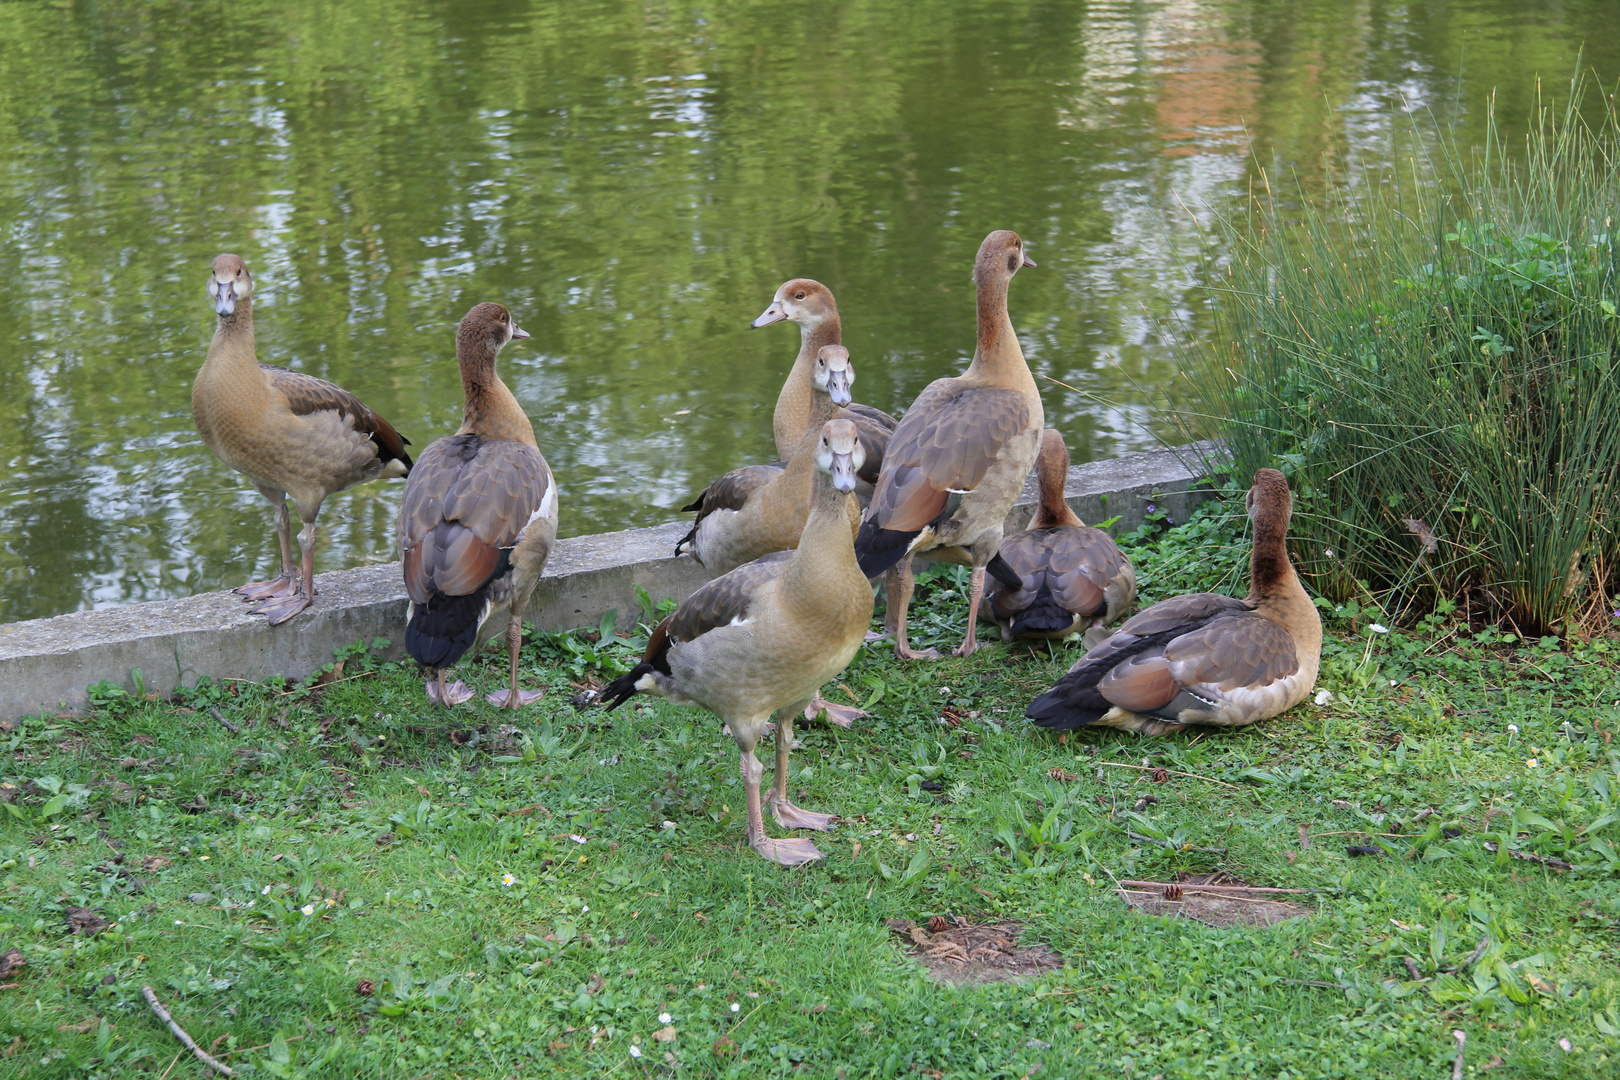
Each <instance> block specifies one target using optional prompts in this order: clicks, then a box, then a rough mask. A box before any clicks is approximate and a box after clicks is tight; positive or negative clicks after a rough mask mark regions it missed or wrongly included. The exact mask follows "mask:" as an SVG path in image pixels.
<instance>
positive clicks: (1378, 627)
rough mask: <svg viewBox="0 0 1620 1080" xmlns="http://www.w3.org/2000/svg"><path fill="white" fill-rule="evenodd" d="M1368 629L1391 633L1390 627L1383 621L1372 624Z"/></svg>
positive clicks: (1379, 632)
mask: <svg viewBox="0 0 1620 1080" xmlns="http://www.w3.org/2000/svg"><path fill="white" fill-rule="evenodd" d="M1367 629H1369V630H1371V631H1372V632H1373V633H1375V634H1387V633H1389V627H1387V626H1385V625H1383V624H1382V623H1373V624H1372V625H1371V626H1369V627H1367Z"/></svg>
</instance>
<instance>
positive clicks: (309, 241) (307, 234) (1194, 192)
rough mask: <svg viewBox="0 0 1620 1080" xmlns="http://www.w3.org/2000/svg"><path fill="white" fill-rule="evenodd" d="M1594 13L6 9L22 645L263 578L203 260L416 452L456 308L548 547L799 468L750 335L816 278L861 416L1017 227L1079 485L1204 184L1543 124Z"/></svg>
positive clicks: (886, 7)
mask: <svg viewBox="0 0 1620 1080" xmlns="http://www.w3.org/2000/svg"><path fill="white" fill-rule="evenodd" d="M1613 13H1614V5H1613V3H1612V0H1587V2H1582V0H1565V2H1561V3H1552V2H1546V3H1537V2H1530V0H1450V2H1448V3H1445V4H1440V3H1434V4H1421V3H1381V2H1376V0H1271V2H1265V0H1175V2H1156V0H1096V2H1091V3H1080V2H1067V3H1059V2H1046V3H1039V2H1016V0H980V2H965V0H964V2H954V3H946V2H927V0H905V2H899V0H884V2H864V3H862V2H851V3H825V4H783V3H774V2H773V3H730V2H718V3H682V2H679V0H673V2H664V3H660V2H657V0H652V2H645V3H637V4H631V3H605V2H589V0H569V2H566V3H519V2H483V0H477V2H474V0H444V2H439V3H412V2H406V0H394V2H389V0H345V2H343V3H332V2H297V0H283V2H279V3H273V4H272V3H264V2H259V0H238V2H231V3H223V2H206V0H202V2H193V3H183V4H182V3H167V2H165V3H134V2H127V3H117V2H114V3H91V2H78V3H61V4H42V3H37V2H32V0H29V2H13V0H0V463H3V465H4V470H3V472H0V578H3V581H4V588H3V594H0V621H6V620H12V619H20V618H28V617H33V616H41V615H49V614H54V613H58V612H63V611H71V610H74V609H78V608H83V607H89V606H96V605H106V604H112V603H121V602H127V601H133V600H143V599H153V598H158V597H165V596H176V595H185V594H188V593H191V592H195V591H199V590H204V589H212V588H218V587H220V586H221V585H235V584H238V583H240V582H242V581H244V580H247V579H249V578H250V577H253V576H256V575H257V576H263V575H264V573H265V572H266V571H268V570H269V569H271V567H272V565H273V563H274V561H275V550H274V548H275V544H274V540H273V537H272V534H271V532H270V528H269V515H268V513H267V510H266V505H265V503H264V502H263V500H262V499H260V498H259V497H258V496H257V495H256V494H254V493H253V491H252V490H251V489H250V488H249V487H248V486H247V484H246V483H245V482H244V481H243V480H242V479H241V478H240V477H238V476H236V475H235V474H233V473H232V472H231V471H230V470H229V469H227V468H226V467H225V466H224V465H222V464H221V463H219V462H218V461H216V460H215V459H214V458H213V457H212V456H211V455H210V454H209V453H208V451H207V450H206V449H205V448H204V447H203V446H202V443H201V441H200V439H199V438H198V437H197V435H196V433H195V432H194V431H193V429H192V426H191V419H190V397H189V393H190V385H191V380H192V377H193V375H194V373H195V371H196V368H197V366H198V365H199V364H200V363H201V361H202V358H203V355H204V352H205V350H206V344H207V339H208V335H209V334H210V332H211V329H212V323H213V316H212V312H211V308H210V306H209V304H208V303H207V301H206V298H205V296H204V292H203V283H204V278H205V275H206V273H207V267H208V262H209V259H210V258H211V257H212V256H213V255H214V254H215V253H217V252H218V251H221V250H233V251H236V252H238V253H240V254H241V255H243V256H244V257H245V258H246V259H247V260H248V263H249V265H250V266H251V267H252V269H253V270H254V272H255V275H256V279H257V285H256V299H257V301H258V305H257V312H256V314H257V324H258V334H259V338H258V340H259V353H260V357H261V359H264V360H267V361H271V362H276V363H283V364H288V365H291V366H293V367H298V368H301V369H303V370H305V371H309V372H312V373H315V374H318V375H322V376H325V377H328V378H331V379H334V380H336V381H338V382H340V383H342V384H343V385H344V386H347V387H349V388H350V389H352V390H354V391H356V392H357V393H359V394H360V395H361V396H362V397H363V398H364V399H365V400H366V401H367V402H369V403H370V404H371V405H372V406H373V407H375V408H376V409H378V410H379V411H381V412H383V413H384V414H385V415H387V416H389V417H390V418H391V419H392V420H393V421H394V423H395V424H396V426H398V427H399V429H400V430H401V431H402V432H404V433H405V434H406V435H407V436H409V437H410V438H411V439H413V440H414V442H415V444H416V446H417V447H418V448H420V447H423V446H425V445H426V444H427V443H428V442H429V441H431V440H432V439H434V438H436V437H438V436H440V435H443V434H446V433H448V432H449V431H451V430H452V429H453V428H454V427H455V426H456V423H457V419H458V417H459V411H460V407H461V406H460V396H459V382H458V379H457V374H456V369H455V364H454V360H453V350H452V333H453V331H452V325H451V324H452V322H453V321H454V320H455V319H456V318H457V317H459V316H460V314H461V313H462V312H463V311H465V310H466V309H467V308H468V307H469V306H471V304H473V303H475V302H477V301H480V300H486V299H495V300H500V301H503V302H505V303H506V304H508V305H510V306H511V307H512V308H513V310H514V311H515V312H516V313H517V316H518V318H519V320H520V321H521V323H522V325H523V326H524V327H525V328H526V329H527V330H529V331H530V332H531V333H532V334H533V335H534V336H533V339H532V340H531V341H528V342H524V343H521V344H520V345H518V346H515V347H513V348H511V349H509V350H508V351H507V352H506V354H505V355H504V356H503V358H502V362H503V364H504V367H505V372H506V376H507V379H508V381H509V382H510V383H511V384H512V386H513V388H514V390H515V391H516V392H517V394H518V397H519V398H520V399H521V400H522V402H523V403H524V405H525V407H526V408H527V410H528V412H529V414H530V415H531V416H532V417H533V419H534V421H535V427H536V429H537V431H538V433H539V435H540V439H541V443H542V448H543V449H544V451H545V453H546V456H547V457H548V458H549V459H550V461H551V464H552V466H553V468H554V469H555V470H556V473H557V476H558V478H559V480H560V482H561V485H562V492H563V502H562V531H563V533H564V535H568V534H574V533H581V532H590V531H596V530H601V529H609V528H615V527H620V526H625V525H639V524H652V523H656V522H659V521H664V520H667V519H669V518H670V517H671V508H672V507H675V506H679V505H680V504H682V503H683V502H685V501H686V499H687V498H688V497H689V496H690V494H691V493H692V492H694V491H695V490H696V489H697V488H699V487H701V485H702V483H703V482H704V481H705V480H706V479H707V478H708V477H709V476H711V475H712V474H714V473H716V472H718V471H720V470H722V469H724V468H727V467H730V466H732V465H736V464H740V463H743V462H748V461H760V460H767V459H769V458H770V457H772V456H773V451H772V440H771V431H770V408H771V404H772V403H773V402H774V398H775V393H776V390H777V387H778V386H779V385H780V382H781V379H782V375H783V373H784V372H785V370H786V367H787V364H788V362H789V360H790V359H791V357H792V355H793V353H794V351H795V349H796V335H795V333H794V331H793V330H792V329H791V328H789V327H782V326H778V327H773V328H769V329H766V330H761V331H753V332H751V331H749V330H748V329H747V326H748V323H749V321H750V320H751V319H752V318H753V317H754V316H755V315H757V314H759V312H760V311H761V310H763V308H764V307H765V305H766V303H767V301H768V300H769V298H770V295H771V292H772V291H773V290H774V288H775V287H776V285H777V284H778V283H779V282H781V281H782V280H783V279H785V278H788V277H794V276H801V275H803V276H811V277H816V278H819V279H821V280H822V281H824V282H826V283H827V284H828V285H829V286H831V287H832V289H833V290H834V292H835V293H836V294H837V296H838V297H839V299H840V302H841V307H842V310H843V314H844V326H845V335H846V336H845V341H846V343H847V344H848V345H849V347H850V351H851V354H852V356H853V358H854V360H855V362H856V364H857V367H858V373H859V383H858V385H857V387H856V391H857V395H858V397H859V398H860V399H861V400H863V401H868V402H872V403H874V404H878V405H881V406H884V407H888V408H891V409H899V408H902V407H904V405H905V404H906V403H907V402H909V400H910V399H911V397H912V396H913V395H914V394H915V393H916V392H917V391H918V390H919V389H921V388H922V386H923V385H925V384H926V383H927V382H928V381H929V380H930V379H933V378H935V377H938V376H939V375H942V374H947V373H952V372H955V371H957V370H958V369H959V368H960V366H961V365H962V364H963V362H964V360H965V358H966V356H967V355H968V354H969V353H970V352H971V350H972V342H973V302H972V291H971V285H970V282H969V280H968V272H969V268H970V265H971V259H972V254H973V252H974V250H975V248H976V247H977V245H978V243H979V240H980V239H981V238H982V236H983V235H984V233H985V232H987V231H988V230H990V229H992V228H1014V229H1017V230H1019V231H1020V232H1021V233H1022V234H1023V235H1024V236H1025V238H1026V239H1027V240H1029V241H1030V243H1031V245H1032V250H1033V253H1034V254H1035V256H1036V258H1037V259H1038V260H1039V261H1040V269H1039V270H1038V271H1033V272H1030V273H1028V274H1023V275H1020V276H1019V278H1018V282H1017V285H1016V286H1015V288H1014V294H1013V297H1012V310H1013V318H1014V322H1015V323H1016V325H1017V326H1018V327H1019V330H1020V333H1021V334H1022V336H1023V340H1024V344H1025V351H1026V353H1027V355H1028V356H1029V358H1030V361H1031V364H1032V366H1033V367H1034V368H1035V369H1036V371H1037V372H1039V373H1042V374H1045V375H1048V376H1051V377H1052V378H1055V379H1058V380H1061V381H1063V382H1065V383H1068V384H1069V385H1070V386H1072V387H1074V388H1076V390H1068V389H1064V388H1061V387H1057V386H1053V385H1050V384H1047V385H1046V409H1047V416H1048V421H1049V422H1050V423H1055V424H1057V425H1058V426H1060V427H1061V428H1062V429H1063V431H1064V432H1065V434H1066V435H1068V437H1069V441H1070V445H1071V448H1072V449H1073V452H1074V456H1075V458H1076V459H1077V460H1080V461H1084V460H1087V459H1089V458H1094V457H1099V456H1104V455H1109V454H1113V453H1116V452H1118V451H1121V450H1128V449H1138V448H1144V447H1148V446H1151V445H1153V444H1154V442H1155V440H1156V439H1157V438H1160V437H1171V436H1173V433H1174V425H1173V423H1172V422H1171V421H1170V419H1169V418H1168V417H1166V416H1164V415H1163V414H1161V413H1160V412H1158V411H1157V410H1156V408H1155V406H1157V405H1158V404H1159V403H1161V402H1162V401H1163V400H1164V397H1165V389H1166V387H1167V386H1168V385H1169V384H1170V383H1171V381H1172V377H1173V375H1174V371H1173V365H1172V360H1171V357H1170V355H1169V352H1168V350H1167V349H1166V348H1165V347H1164V345H1163V343H1162V341H1161V340H1160V338H1159V336H1158V335H1157V333H1156V331H1155V329H1154V324H1155V318H1156V317H1160V316H1164V315H1167V314H1171V315H1179V316H1180V317H1181V318H1183V319H1184V320H1186V321H1187V323H1188V324H1189V326H1190V327H1191V328H1192V329H1193V331H1194V332H1197V328H1198V326H1199V324H1200V320H1201V318H1202V315H1201V312H1200V311H1199V309H1198V307H1197V304H1196V302H1195V298H1194V295H1193V293H1192V292H1191V290H1190V288H1189V282H1188V280H1187V277H1186V272H1185V270H1184V269H1183V266H1182V264H1181V262H1180V261H1179V260H1178V258H1177V257H1176V254H1175V250H1176V247H1177V244H1178V242H1181V243H1184V242H1185V241H1186V239H1187V238H1188V236H1190V234H1191V230H1192V229H1193V225H1192V223H1191V220H1190V218H1189V217H1188V215H1187V213H1186V212H1184V211H1183V210H1181V209H1180V205H1179V204H1181V203H1184V204H1186V205H1187V206H1189V207H1193V208H1195V209H1197V208H1199V207H1200V206H1202V205H1205V204H1208V205H1219V204H1220V203H1221V202H1222V201H1223V200H1225V199H1228V198H1229V197H1230V196H1231V195H1232V194H1233V193H1235V192H1241V191H1242V190H1243V189H1244V187H1245V185H1246V184H1247V183H1248V182H1249V179H1250V175H1251V165H1250V157H1251V155H1253V156H1255V157H1256V158H1257V159H1258V160H1260V161H1262V162H1265V163H1266V164H1267V166H1268V168H1269V169H1270V170H1271V171H1272V172H1273V174H1274V175H1275V174H1278V173H1285V172H1286V171H1288V170H1297V171H1298V172H1300V173H1301V174H1302V175H1303V176H1304V177H1305V179H1306V181H1307V183H1310V182H1313V178H1315V177H1318V176H1320V174H1321V169H1322V165H1321V160H1320V158H1321V155H1322V154H1323V152H1324V151H1326V150H1328V149H1329V148H1330V147H1331V146H1332V145H1333V137H1334V132H1335V131H1338V132H1339V133H1341V134H1342V135H1343V136H1344V138H1345V139H1346V140H1347V141H1348V145H1349V146H1350V147H1351V148H1352V150H1353V151H1354V153H1356V154H1358V155H1364V156H1365V157H1367V158H1368V159H1369V160H1377V159H1378V158H1379V156H1380V155H1381V154H1384V153H1387V150H1388V147H1389V145H1390V136H1389V131H1390V128H1391V124H1392V121H1391V119H1390V116H1391V109H1392V108H1396V107H1399V105H1400V103H1402V102H1406V103H1409V104H1410V105H1413V106H1422V107H1430V108H1433V109H1435V110H1436V111H1437V112H1439V113H1440V115H1441V116H1442V117H1443V118H1444V119H1445V120H1446V122H1448V123H1455V124H1456V125H1457V127H1458V130H1459V131H1460V132H1461V133H1462V134H1463V137H1464V139H1465V141H1467V140H1469V139H1471V138H1475V139H1477V135H1478V133H1479V131H1480V129H1481V127H1482V123H1483V103H1484V99H1485V95H1486V93H1487V92H1488V91H1489V90H1490V89H1491V88H1492V87H1498V88H1500V106H1499V107H1500V108H1501V110H1502V112H1503V113H1505V114H1506V116H1507V120H1508V123H1509V124H1521V123H1522V118H1523V116H1524V115H1525V110H1526V108H1527V107H1528V101H1529V95H1530V93H1531V91H1532V89H1533V77H1534V76H1535V75H1536V74H1537V73H1540V74H1542V75H1543V76H1545V77H1546V78H1547V79H1548V81H1549V83H1552V84H1561V83H1563V82H1564V81H1566V80H1567V78H1568V75H1569V73H1570V72H1571V71H1572V70H1573V65H1574V59H1575V56H1576V53H1577V51H1578V50H1579V49H1580V48H1581V47H1582V45H1583V44H1584V45H1585V47H1586V56H1587V60H1588V63H1589V64H1591V65H1592V66H1594V67H1595V69H1596V70H1597V71H1598V73H1599V74H1600V75H1605V74H1610V73H1613V72H1614V71H1616V69H1617V64H1616V63H1615V60H1616V59H1617V52H1620V36H1617V35H1615V34H1614V33H1613V22H1612V19H1613ZM400 491H401V485H400V484H398V483H392V484H373V485H368V486H366V487H363V488H360V489H358V490H356V491H353V492H349V493H346V494H344V495H340V496H337V497H335V498H333V499H332V500H331V501H329V502H328V503H327V507H326V510H325V512H324V513H323V514H322V519H321V527H322V544H321V547H320V550H319V553H318V556H317V567H318V568H319V569H332V568H335V567H339V566H344V565H350V564H353V563H356V562H361V561H370V560H377V559H382V558H387V557H390V556H391V553H392V548H393V520H394V514H395V510H396V508H397V506H398V501H399V498H400Z"/></svg>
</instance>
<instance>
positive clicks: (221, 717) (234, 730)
mask: <svg viewBox="0 0 1620 1080" xmlns="http://www.w3.org/2000/svg"><path fill="white" fill-rule="evenodd" d="M208 711H209V712H211V713H213V714H214V719H215V720H218V721H219V723H220V726H221V727H223V728H224V729H225V730H226V731H228V732H230V733H231V734H232V735H240V734H242V729H241V728H239V727H237V726H236V725H235V724H233V723H231V722H230V721H229V720H227V719H225V714H224V713H222V712H220V711H219V710H218V709H217V708H214V707H213V706H210V707H209V709H208Z"/></svg>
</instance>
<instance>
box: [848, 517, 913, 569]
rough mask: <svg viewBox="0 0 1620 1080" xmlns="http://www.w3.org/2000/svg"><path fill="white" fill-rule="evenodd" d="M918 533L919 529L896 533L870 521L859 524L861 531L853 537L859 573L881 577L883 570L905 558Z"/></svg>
mask: <svg viewBox="0 0 1620 1080" xmlns="http://www.w3.org/2000/svg"><path fill="white" fill-rule="evenodd" d="M920 532H922V530H921V529H918V530H916V532H897V531H895V530H894V529H885V528H881V527H880V526H878V525H877V524H876V523H874V522H871V521H863V522H861V531H860V532H859V533H858V534H857V535H856V537H855V561H856V562H858V563H860V566H861V573H863V574H865V575H866V576H867V577H868V578H875V577H881V576H882V575H883V572H884V571H885V570H887V569H889V567H891V566H893V565H894V564H895V563H897V562H899V561H900V560H901V559H903V558H905V555H906V552H907V551H909V550H910V549H911V542H912V541H913V540H915V539H916V538H917V534H918V533H920Z"/></svg>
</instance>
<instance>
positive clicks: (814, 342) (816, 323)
mask: <svg viewBox="0 0 1620 1080" xmlns="http://www.w3.org/2000/svg"><path fill="white" fill-rule="evenodd" d="M785 320H791V321H792V322H796V323H798V324H799V355H798V356H797V357H795V358H794V361H793V367H792V369H791V370H790V371H789V372H788V377H787V380H786V381H785V382H783V383H782V392H781V393H780V394H778V395H777V398H776V413H775V415H774V416H773V417H772V420H771V427H772V431H773V433H774V434H775V436H776V452H777V454H778V455H779V456H780V457H781V459H782V460H780V461H776V462H772V463H771V464H769V465H745V466H743V467H742V468H740V469H733V470H731V471H730V472H728V473H726V474H725V475H724V476H722V477H720V479H718V480H716V481H715V482H714V483H712V484H710V485H709V486H708V487H707V488H705V489H704V490H703V491H702V493H700V494H699V495H698V497H697V498H696V499H694V500H692V502H691V503H690V504H688V505H686V506H683V507H681V513H683V514H684V513H688V512H692V511H696V512H697V519H696V520H695V521H694V522H693V523H692V526H693V529H694V533H693V534H688V535H687V536H686V537H684V538H682V540H681V542H680V543H678V544H676V545H675V554H677V555H679V554H680V553H681V548H682V547H683V546H685V544H686V543H687V542H688V541H689V540H690V539H691V537H692V535H694V534H695V530H696V528H697V526H698V525H699V524H700V523H701V522H702V521H703V519H704V518H705V517H707V516H708V515H710V514H712V513H714V512H715V511H717V510H740V509H742V505H743V503H744V501H746V500H747V498H748V496H749V495H750V494H751V493H752V492H754V491H755V490H756V489H758V488H761V487H764V486H765V485H766V484H768V483H770V482H771V480H772V479H774V478H775V477H776V475H777V473H779V472H780V471H781V470H782V469H783V468H785V467H786V466H787V459H788V458H789V457H791V456H793V450H794V448H795V447H796V446H798V444H799V440H800V439H802V438H803V437H804V435H805V433H806V432H819V431H820V430H821V423H820V422H818V421H817V420H816V419H815V414H816V412H817V406H816V404H815V398H816V389H815V385H814V375H815V364H816V357H817V356H818V355H819V354H820V352H821V349H822V348H823V347H824V346H827V345H838V344H840V339H841V335H842V333H843V329H842V326H841V324H840V323H839V320H838V304H837V302H836V301H835V300H833V295H832V291H831V290H830V289H828V288H827V286H825V285H823V284H821V282H819V281H812V280H810V279H809V278H795V279H794V280H792V281H789V282H785V283H783V285H782V287H781V288H779V289H777V290H776V295H775V296H773V297H772V298H771V304H770V306H769V307H767V308H766V309H765V311H764V313H763V314H762V315H760V317H759V318H757V319H755V320H754V321H753V323H752V324H751V325H752V326H753V327H754V328H756V329H757V328H759V327H761V326H770V325H771V324H772V323H779V322H783V321H785ZM839 404H840V405H841V406H843V408H844V412H843V413H842V414H841V415H843V416H845V417H847V418H848V419H851V420H853V421H855V426H856V428H857V430H859V431H860V435H861V448H862V449H863V450H864V451H865V453H866V464H864V465H863V466H861V474H860V478H859V479H860V483H859V484H857V486H856V488H855V495H856V498H857V499H859V500H860V503H861V505H862V506H865V505H866V504H867V502H869V501H870V500H871V497H872V485H873V484H874V483H876V482H877V478H878V470H879V468H880V467H881V466H882V464H883V452H884V449H885V447H887V446H888V443H889V435H890V434H891V433H892V432H893V431H894V417H892V416H890V415H889V414H888V413H886V412H883V411H881V410H879V409H874V408H872V407H871V406H870V405H860V404H856V403H854V402H852V401H842V402H839Z"/></svg>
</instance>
